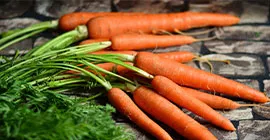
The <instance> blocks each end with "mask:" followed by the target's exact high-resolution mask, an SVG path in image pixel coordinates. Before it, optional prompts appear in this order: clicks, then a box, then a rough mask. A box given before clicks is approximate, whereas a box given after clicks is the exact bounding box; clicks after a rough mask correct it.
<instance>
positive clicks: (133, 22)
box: [87, 12, 239, 38]
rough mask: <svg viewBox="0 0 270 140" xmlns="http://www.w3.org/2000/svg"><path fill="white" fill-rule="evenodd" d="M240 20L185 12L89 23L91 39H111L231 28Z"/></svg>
mask: <svg viewBox="0 0 270 140" xmlns="http://www.w3.org/2000/svg"><path fill="white" fill-rule="evenodd" d="M238 22H239V18H237V17H235V16H232V15H228V14H217V13H196V12H183V13H171V14H144V15H129V16H103V17H96V18H93V19H91V20H89V22H88V23H87V26H88V33H89V37H90V38H111V37H113V36H115V35H119V34H123V33H140V32H141V33H146V34H149V33H153V32H155V31H159V30H164V31H168V32H173V31H174V30H176V29H177V30H187V29H191V28H198V27H205V26H229V25H233V24H236V23H238Z"/></svg>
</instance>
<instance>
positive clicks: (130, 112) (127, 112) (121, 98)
mask: <svg viewBox="0 0 270 140" xmlns="http://www.w3.org/2000/svg"><path fill="white" fill-rule="evenodd" d="M108 98H109V101H110V103H111V104H112V105H113V106H114V107H115V108H116V109H117V111H119V112H120V113H122V114H123V115H124V116H126V117H128V118H129V119H130V120H131V121H132V122H134V123H135V124H137V125H138V126H139V127H140V128H142V129H144V130H145V131H147V132H148V133H150V134H152V135H153V136H155V137H156V138H157V139H160V140H172V138H171V137H170V135H169V134H168V133H167V132H166V131H165V130H164V129H162V128H161V127H160V126H159V125H158V124H156V123H155V122H154V121H153V120H151V119H150V118H149V117H148V116H147V115H145V114H144V113H143V112H142V111H141V110H140V109H139V108H138V107H137V105H136V104H135V103H134V102H133V101H132V100H131V99H130V97H129V96H128V95H127V94H125V93H124V92H123V91H122V90H121V89H118V88H112V89H110V90H109V91H108Z"/></svg>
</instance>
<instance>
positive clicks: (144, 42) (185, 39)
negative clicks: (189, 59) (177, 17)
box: [111, 34, 197, 51]
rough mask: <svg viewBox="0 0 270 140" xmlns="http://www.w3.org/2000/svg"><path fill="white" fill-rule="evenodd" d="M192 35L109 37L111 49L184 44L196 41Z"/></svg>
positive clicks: (120, 49) (119, 49)
mask: <svg viewBox="0 0 270 140" xmlns="http://www.w3.org/2000/svg"><path fill="white" fill-rule="evenodd" d="M196 41H197V40H196V39H195V38H193V37H192V36H184V35H150V34H120V35H116V36H113V37H112V38H111V42H112V46H111V48H112V49H113V50H117V51H123V50H143V49H153V48H165V47H172V46H177V45H185V44H191V43H193V42H196Z"/></svg>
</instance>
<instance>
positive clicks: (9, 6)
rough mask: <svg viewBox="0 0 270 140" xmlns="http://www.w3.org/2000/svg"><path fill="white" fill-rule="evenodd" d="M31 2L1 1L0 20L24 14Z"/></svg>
mask: <svg viewBox="0 0 270 140" xmlns="http://www.w3.org/2000/svg"><path fill="white" fill-rule="evenodd" d="M32 4H33V0H3V1H1V3H0V13H1V14H0V18H12V17H16V16H20V15H22V14H24V13H25V12H26V11H27V10H28V9H29V8H30V7H31V6H32Z"/></svg>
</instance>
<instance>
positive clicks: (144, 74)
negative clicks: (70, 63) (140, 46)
mask: <svg viewBox="0 0 270 140" xmlns="http://www.w3.org/2000/svg"><path fill="white" fill-rule="evenodd" d="M89 57H92V58H96V59H100V60H104V61H106V62H112V63H115V64H118V65H121V66H123V67H126V68H128V69H130V70H132V71H135V72H137V73H138V74H140V75H141V76H143V77H146V78H149V79H153V78H154V76H153V75H151V74H149V73H147V72H145V71H143V70H142V69H139V68H137V67H134V66H131V65H129V64H126V63H124V62H122V61H119V60H113V59H108V58H106V57H102V55H100V56H99V55H90V54H89Z"/></svg>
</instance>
